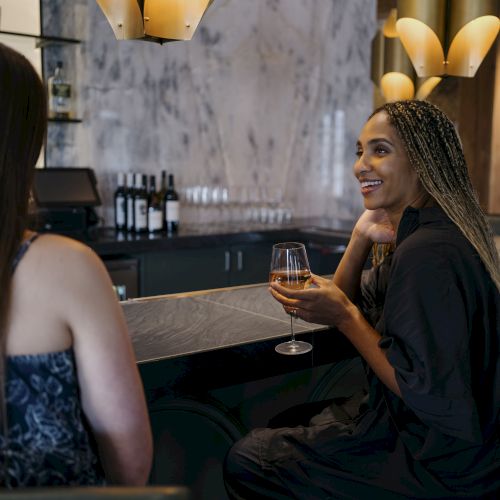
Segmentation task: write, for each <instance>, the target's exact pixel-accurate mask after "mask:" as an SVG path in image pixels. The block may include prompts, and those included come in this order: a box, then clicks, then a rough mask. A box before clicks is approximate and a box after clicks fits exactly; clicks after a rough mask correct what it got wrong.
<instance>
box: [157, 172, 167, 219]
mask: <svg viewBox="0 0 500 500" xmlns="http://www.w3.org/2000/svg"><path fill="white" fill-rule="evenodd" d="M166 194H167V171H166V170H162V171H161V184H160V191H159V192H158V195H159V197H160V200H161V212H162V214H163V215H162V227H163V229H166V226H167V223H166V220H165V195H166Z"/></svg>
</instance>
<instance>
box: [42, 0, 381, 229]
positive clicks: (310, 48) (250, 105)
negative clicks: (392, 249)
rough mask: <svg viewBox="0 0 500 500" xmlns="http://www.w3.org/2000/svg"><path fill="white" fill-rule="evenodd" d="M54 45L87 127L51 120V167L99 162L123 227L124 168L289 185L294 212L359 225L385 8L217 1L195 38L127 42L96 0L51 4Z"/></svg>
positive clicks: (106, 204) (189, 178)
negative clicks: (372, 70)
mask: <svg viewBox="0 0 500 500" xmlns="http://www.w3.org/2000/svg"><path fill="white" fill-rule="evenodd" d="M42 5H43V20H42V22H43V29H44V33H45V34H49V35H58V36H66V37H71V38H81V39H82V41H83V42H82V43H81V44H80V45H77V46H64V47H59V46H57V47H51V48H48V49H46V50H45V58H44V59H45V72H46V74H49V73H50V72H51V71H52V68H53V67H54V66H55V62H56V61H57V60H58V59H60V60H63V61H64V62H65V65H66V66H67V69H68V74H69V75H70V77H71V78H72V79H73V80H74V82H75V87H76V94H77V95H76V112H77V114H78V115H79V116H80V117H81V118H82V119H83V122H82V123H81V124H59V123H56V124H50V126H49V135H48V145H47V165H48V166H90V167H92V168H94V169H95V171H96V174H97V177H98V182H99V190H100V193H101V195H102V198H103V207H102V210H101V213H102V216H103V217H104V219H105V223H106V224H107V225H111V224H112V220H113V210H112V192H113V189H114V186H115V182H116V174H117V172H119V171H134V172H143V173H148V174H149V173H157V174H159V172H160V171H161V170H162V169H166V170H167V171H168V172H169V173H173V174H175V177H176V182H177V184H178V185H179V186H180V187H183V186H190V185H195V184H202V185H208V184H222V185H226V186H229V187H234V186H242V185H243V186H245V185H247V186H256V187H274V186H277V187H280V188H282V190H283V198H284V199H283V202H284V203H285V204H287V205H290V206H292V207H293V209H294V215H295V216H318V215H328V216H338V217H341V218H352V217H353V216H355V215H357V214H358V213H359V212H360V211H361V206H362V205H361V199H360V196H359V194H358V188H357V186H356V184H355V183H354V180H353V176H352V173H351V166H352V162H353V160H354V143H355V141H356V137H357V134H358V132H359V129H360V127H361V126H362V124H363V122H364V120H365V119H366V117H367V116H368V114H369V113H370V111H371V108H372V84H371V82H370V77H369V67H370V41H371V38H372V36H373V34H374V32H375V29H376V2H375V0H216V1H215V2H214V3H213V4H212V6H211V7H210V9H209V11H208V12H207V14H206V16H205V17H204V18H203V20H202V23H201V24H200V26H199V27H198V30H197V31H196V33H195V36H194V38H193V40H192V41H190V42H176V43H168V44H165V45H163V46H160V45H157V44H152V43H146V42H139V41H117V40H116V39H115V37H114V35H113V32H112V30H111V27H110V26H109V24H108V22H107V20H106V19H105V17H104V15H103V14H102V12H101V11H100V9H99V7H98V6H97V3H96V2H95V0H73V1H72V2H67V1H65V0H42Z"/></svg>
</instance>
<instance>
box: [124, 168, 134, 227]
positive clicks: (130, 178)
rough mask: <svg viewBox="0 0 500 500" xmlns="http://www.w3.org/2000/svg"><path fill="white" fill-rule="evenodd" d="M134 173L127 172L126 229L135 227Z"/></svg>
mask: <svg viewBox="0 0 500 500" xmlns="http://www.w3.org/2000/svg"><path fill="white" fill-rule="evenodd" d="M134 178H135V177H134V174H133V173H131V172H129V173H128V174H127V193H126V199H127V231H133V230H134V227H135V219H134V215H135V214H134V197H135V186H134Z"/></svg>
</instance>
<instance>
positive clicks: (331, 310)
mask: <svg viewBox="0 0 500 500" xmlns="http://www.w3.org/2000/svg"><path fill="white" fill-rule="evenodd" d="M310 284H311V287H310V288H306V289H304V290H292V289H289V288H285V287H283V286H281V285H279V284H278V283H276V282H272V283H271V284H270V291H271V294H272V296H273V297H274V298H275V299H276V300H277V301H278V302H280V303H281V304H282V305H283V306H284V307H285V309H293V310H294V311H295V315H296V316H297V317H299V318H300V319H303V320H304V321H308V322H309V323H317V324H319V325H329V326H337V327H340V325H341V324H342V323H343V322H345V321H347V320H348V319H349V317H350V314H351V313H352V311H353V309H352V308H355V306H354V305H353V304H352V303H351V302H350V300H349V299H348V298H347V296H346V295H345V294H344V292H342V290H340V288H339V287H337V286H336V285H335V284H334V283H333V281H332V280H331V279H326V278H322V277H321V276H317V275H315V274H312V275H311V279H310Z"/></svg>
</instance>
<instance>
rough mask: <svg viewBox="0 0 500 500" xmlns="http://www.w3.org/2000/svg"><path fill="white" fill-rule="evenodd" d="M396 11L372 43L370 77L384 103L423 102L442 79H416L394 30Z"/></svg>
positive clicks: (391, 14) (390, 15) (391, 13)
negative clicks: (420, 100)
mask: <svg viewBox="0 0 500 500" xmlns="http://www.w3.org/2000/svg"><path fill="white" fill-rule="evenodd" d="M396 19H397V11H396V9H392V10H391V12H390V14H389V17H388V18H387V20H386V21H385V23H384V26H383V28H382V30H379V31H378V32H377V34H376V36H375V38H374V39H373V41H372V67H371V77H372V80H373V82H374V83H375V85H377V86H378V87H379V88H380V91H381V93H382V95H383V98H384V100H385V101H397V100H400V99H413V98H414V97H416V98H417V99H425V98H426V97H427V96H428V95H429V94H430V93H431V92H432V90H433V89H434V87H435V86H436V85H437V84H438V83H439V82H440V81H441V78H437V77H436V78H433V79H419V78H417V75H416V73H415V70H414V68H413V65H412V63H411V60H410V58H409V57H408V54H407V53H406V51H405V49H404V47H403V44H402V43H401V40H400V39H399V37H398V34H397V31H396Z"/></svg>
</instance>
